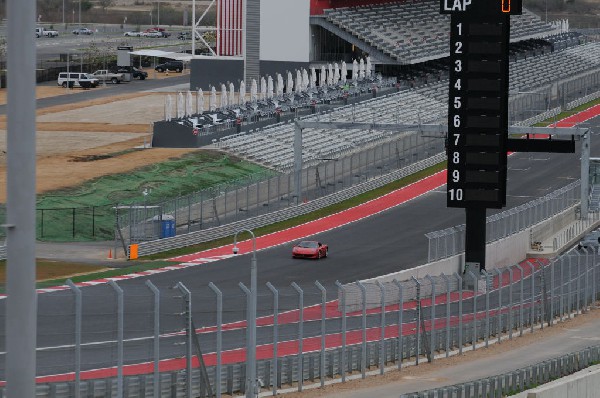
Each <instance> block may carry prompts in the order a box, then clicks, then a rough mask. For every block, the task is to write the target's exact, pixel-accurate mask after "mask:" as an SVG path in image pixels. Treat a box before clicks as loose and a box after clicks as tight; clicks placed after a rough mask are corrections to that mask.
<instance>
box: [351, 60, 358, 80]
mask: <svg viewBox="0 0 600 398" xmlns="http://www.w3.org/2000/svg"><path fill="white" fill-rule="evenodd" d="M352 80H354V81H357V80H358V62H356V60H354V61H352Z"/></svg>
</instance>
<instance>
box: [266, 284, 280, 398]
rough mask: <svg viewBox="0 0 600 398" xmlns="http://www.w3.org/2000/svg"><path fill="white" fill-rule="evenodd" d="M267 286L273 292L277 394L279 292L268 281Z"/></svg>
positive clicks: (274, 386)
mask: <svg viewBox="0 0 600 398" xmlns="http://www.w3.org/2000/svg"><path fill="white" fill-rule="evenodd" d="M267 287H268V288H269V290H270V291H271V293H273V376H272V378H273V396H275V395H277V386H279V372H278V365H279V363H278V361H279V358H278V357H277V345H278V344H279V292H278V291H277V289H276V288H275V286H273V285H272V284H271V282H267Z"/></svg>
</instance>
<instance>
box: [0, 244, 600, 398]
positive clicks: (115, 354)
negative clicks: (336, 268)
mask: <svg viewBox="0 0 600 398" xmlns="http://www.w3.org/2000/svg"><path fill="white" fill-rule="evenodd" d="M599 280H600V256H599V255H598V254H597V253H596V252H594V251H593V250H591V249H589V250H579V251H577V250H576V251H572V252H569V253H567V254H565V255H563V256H561V257H559V258H557V259H555V260H554V261H551V262H548V261H544V260H539V261H531V262H525V263H522V264H519V265H516V266H513V267H509V268H501V269H492V270H489V271H488V272H485V271H483V272H482V273H481V274H480V275H476V274H474V273H473V272H471V271H469V272H467V273H466V274H458V273H456V274H453V275H443V274H442V275H440V276H438V277H435V278H434V277H431V276H426V277H424V278H422V279H412V280H410V281H393V282H390V283H355V284H352V285H354V286H358V287H359V288H360V295H361V304H360V305H359V306H358V307H354V306H346V300H347V291H348V288H349V285H342V284H340V283H337V282H336V283H335V284H332V283H330V284H325V283H324V284H321V283H319V282H316V283H315V284H312V285H304V286H300V285H298V284H295V283H292V284H291V286H279V287H276V286H274V285H272V284H270V283H267V284H266V285H264V286H259V287H258V290H257V293H258V306H257V308H258V309H259V310H258V313H257V314H256V315H257V325H258V328H257V347H256V352H257V362H256V369H257V381H256V385H258V386H260V387H259V390H260V392H263V393H269V394H271V393H272V394H277V393H278V391H281V390H282V389H297V390H298V391H302V388H303V386H304V385H305V384H307V383H320V384H321V385H324V384H325V383H326V382H329V381H332V380H333V381H335V382H345V381H346V380H347V379H348V377H349V376H350V375H351V374H356V372H358V374H360V375H361V376H362V377H366V376H367V372H371V373H372V372H375V373H383V372H385V371H386V369H387V370H392V369H398V370H401V369H402V368H403V367H405V366H408V365H418V364H420V363H421V362H433V361H435V360H436V358H440V357H447V356H450V355H454V354H456V353H463V352H465V351H469V350H479V349H482V348H484V347H487V346H488V345H489V344H492V343H494V342H498V341H500V340H501V339H503V338H504V339H512V338H515V337H517V336H521V335H523V334H524V333H526V332H534V331H535V329H536V328H539V327H541V328H544V327H550V326H552V325H554V324H555V323H556V322H559V321H563V320H565V319H568V318H570V317H572V316H574V315H575V314H578V313H579V314H580V313H584V312H586V311H588V309H589V308H590V307H591V306H592V305H594V303H595V301H596V299H597V298H598V287H599V285H598V282H599ZM244 287H245V286H243V285H242V284H240V286H239V287H234V286H221V287H218V286H216V285H215V284H214V283H210V284H209V285H208V286H193V287H192V286H186V285H185V284H184V283H182V282H179V283H177V284H176V285H175V286H172V285H169V286H160V287H159V286H157V285H154V284H153V283H152V282H150V281H146V282H145V284H144V283H137V284H132V283H122V284H117V283H115V282H114V281H111V282H109V283H108V284H105V285H100V286H96V287H94V288H93V289H89V288H85V289H82V288H80V287H77V286H75V285H73V284H70V285H69V286H68V287H67V288H66V289H65V290H63V291H60V292H54V293H40V294H41V295H40V297H39V300H38V305H39V309H38V321H39V324H40V327H39V328H38V336H37V342H38V350H37V376H38V387H37V397H40V398H42V397H48V398H62V397H84V396H94V397H109V396H110V397H115V396H116V397H141V396H144V397H188V398H191V397H209V396H215V397H221V396H223V395H224V394H229V395H231V394H237V393H245V391H246V389H247V388H248V386H249V384H248V383H249V382H250V381H249V380H248V378H247V368H246V363H245V360H246V359H245V358H246V356H245V352H246V350H247V349H248V344H249V341H250V340H249V337H248V336H249V335H248V333H249V329H248V328H247V323H246V319H248V316H249V315H251V314H249V313H248V311H249V308H252V307H251V306H250V305H249V301H250V300H251V294H250V291H249V290H248V289H244ZM0 321H1V323H2V325H0V326H2V327H1V328H0V331H4V323H5V322H6V318H4V317H2V318H0ZM0 337H1V338H0V345H1V346H0V357H4V355H5V352H6V349H7V347H6V346H5V337H4V336H3V335H2V336H0ZM0 359H2V360H1V361H0V366H2V367H1V368H0V380H2V379H4V377H5V366H6V364H5V361H4V358H0ZM0 396H3V388H0Z"/></svg>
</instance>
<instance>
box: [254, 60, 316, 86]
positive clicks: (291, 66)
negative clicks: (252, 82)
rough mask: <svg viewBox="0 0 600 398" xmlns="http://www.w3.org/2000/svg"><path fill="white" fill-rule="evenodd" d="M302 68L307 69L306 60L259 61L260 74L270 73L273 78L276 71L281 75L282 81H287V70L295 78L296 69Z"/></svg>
mask: <svg viewBox="0 0 600 398" xmlns="http://www.w3.org/2000/svg"><path fill="white" fill-rule="evenodd" d="M301 68H304V69H306V70H308V68H309V63H308V62H294V61H260V75H261V76H266V75H270V76H272V77H273V78H275V74H276V73H280V74H281V75H282V76H283V81H284V83H285V82H286V81H287V78H286V73H287V71H290V72H292V75H293V76H294V80H295V79H296V69H301Z"/></svg>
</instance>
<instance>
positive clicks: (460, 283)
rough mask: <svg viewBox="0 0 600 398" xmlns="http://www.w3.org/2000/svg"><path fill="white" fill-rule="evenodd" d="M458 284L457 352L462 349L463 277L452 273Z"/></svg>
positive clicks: (460, 351) (460, 352)
mask: <svg viewBox="0 0 600 398" xmlns="http://www.w3.org/2000/svg"><path fill="white" fill-rule="evenodd" d="M454 277H455V278H456V282H457V285H458V354H459V355H462V351H463V279H462V277H461V276H460V274H459V273H458V272H455V273H454Z"/></svg>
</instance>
